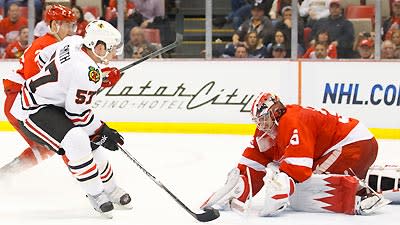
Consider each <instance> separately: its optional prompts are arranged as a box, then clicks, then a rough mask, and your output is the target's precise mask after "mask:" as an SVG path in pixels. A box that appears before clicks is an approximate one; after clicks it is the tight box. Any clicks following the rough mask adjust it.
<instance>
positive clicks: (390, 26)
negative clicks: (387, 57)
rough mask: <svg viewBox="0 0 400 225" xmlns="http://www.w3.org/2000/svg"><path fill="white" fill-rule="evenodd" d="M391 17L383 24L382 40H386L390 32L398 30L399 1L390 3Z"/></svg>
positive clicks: (399, 17) (395, 0)
mask: <svg viewBox="0 0 400 225" xmlns="http://www.w3.org/2000/svg"><path fill="white" fill-rule="evenodd" d="M391 8H392V16H391V17H389V18H388V19H386V20H385V21H384V22H383V36H382V37H383V38H384V40H386V39H388V36H387V33H388V32H389V31H390V30H395V29H400V0H393V1H392V7H391Z"/></svg>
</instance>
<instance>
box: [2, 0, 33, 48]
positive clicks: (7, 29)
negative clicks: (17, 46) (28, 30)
mask: <svg viewBox="0 0 400 225" xmlns="http://www.w3.org/2000/svg"><path fill="white" fill-rule="evenodd" d="M25 26H28V20H27V19H26V18H25V17H22V16H21V12H20V9H19V6H18V4H16V3H12V4H10V6H9V8H8V13H7V17H5V18H4V19H2V20H1V21H0V34H2V35H3V36H4V37H5V38H6V41H7V42H8V43H10V42H12V41H15V40H16V39H17V37H18V34H19V30H20V29H21V27H25Z"/></svg>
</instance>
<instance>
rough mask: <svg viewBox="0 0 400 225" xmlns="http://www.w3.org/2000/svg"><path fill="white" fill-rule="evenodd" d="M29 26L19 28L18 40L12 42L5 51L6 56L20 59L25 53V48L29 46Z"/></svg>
mask: <svg viewBox="0 0 400 225" xmlns="http://www.w3.org/2000/svg"><path fill="white" fill-rule="evenodd" d="M28 37H29V29H28V27H22V28H21V29H20V30H19V37H18V40H16V41H14V42H11V43H10V44H9V45H8V46H7V48H6V51H5V55H4V58H6V59H18V58H19V57H21V55H22V54H23V53H24V51H25V49H27V48H28V44H29V43H28Z"/></svg>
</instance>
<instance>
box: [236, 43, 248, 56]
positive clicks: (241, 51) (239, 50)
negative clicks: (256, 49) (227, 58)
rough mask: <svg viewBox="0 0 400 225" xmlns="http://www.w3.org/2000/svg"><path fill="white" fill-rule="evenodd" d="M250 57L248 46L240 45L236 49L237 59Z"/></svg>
mask: <svg viewBox="0 0 400 225" xmlns="http://www.w3.org/2000/svg"><path fill="white" fill-rule="evenodd" d="M248 57H249V55H248V52H247V48H246V46H245V45H243V44H239V45H238V46H237V47H236V51H235V58H248Z"/></svg>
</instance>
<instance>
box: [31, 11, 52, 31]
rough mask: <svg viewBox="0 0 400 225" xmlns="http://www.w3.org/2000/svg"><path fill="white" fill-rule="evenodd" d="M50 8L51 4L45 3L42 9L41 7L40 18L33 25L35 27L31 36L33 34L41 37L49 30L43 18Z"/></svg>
mask: <svg viewBox="0 0 400 225" xmlns="http://www.w3.org/2000/svg"><path fill="white" fill-rule="evenodd" d="M50 8H51V4H46V5H45V7H44V9H43V13H42V20H41V21H39V22H38V23H37V24H36V25H35V29H34V30H33V36H35V38H38V37H41V36H43V35H45V34H47V33H48V32H49V31H50V28H49V25H48V24H47V23H46V21H44V20H45V18H44V17H45V15H46V12H47V10H48V9H50Z"/></svg>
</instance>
